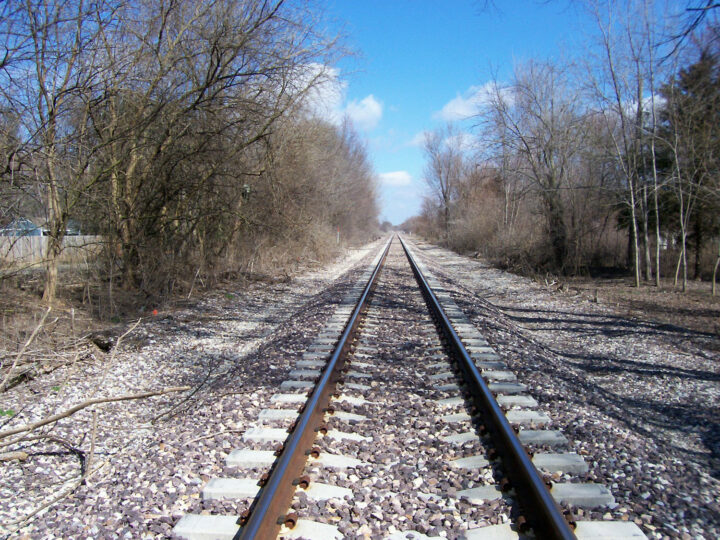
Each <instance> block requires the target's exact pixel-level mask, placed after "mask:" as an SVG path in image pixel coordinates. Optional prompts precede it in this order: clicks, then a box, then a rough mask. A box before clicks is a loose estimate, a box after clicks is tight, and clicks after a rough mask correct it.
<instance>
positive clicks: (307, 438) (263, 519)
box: [233, 240, 392, 540]
mask: <svg viewBox="0 0 720 540" xmlns="http://www.w3.org/2000/svg"><path fill="white" fill-rule="evenodd" d="M391 242H392V240H391V241H389V242H388V243H387V245H386V246H385V250H384V251H383V253H382V255H381V257H380V261H379V262H378V264H377V266H376V267H375V269H374V270H373V273H372V275H371V276H370V279H369V280H368V283H367V285H366V286H365V289H364V290H363V293H362V295H361V296H360V299H359V300H358V302H357V304H356V306H355V309H354V310H353V312H352V315H351V316H350V319H349V320H348V323H347V325H346V326H345V330H344V331H343V333H342V335H341V336H340V339H339V340H338V343H337V345H336V347H335V350H334V351H333V353H332V356H331V357H330V360H328V363H327V364H326V365H325V368H324V369H323V372H322V375H320V379H319V381H318V383H317V385H316V386H315V389H314V390H313V393H312V394H311V395H310V397H309V398H308V400H307V402H306V403H305V405H304V407H303V411H302V413H301V414H300V416H299V417H298V419H297V421H296V422H295V424H294V428H293V430H292V432H291V433H290V435H289V436H288V438H287V439H286V441H285V443H284V444H283V448H282V451H281V453H280V456H279V457H278V459H277V461H276V462H275V464H274V466H273V468H272V470H271V472H270V475H269V476H268V477H267V479H266V480H265V483H264V485H263V487H262V489H261V490H260V494H259V496H258V497H257V498H256V499H255V501H254V503H253V504H252V506H251V507H250V511H249V515H248V516H246V519H245V521H244V522H243V523H242V527H241V528H240V530H239V531H238V533H237V534H236V535H235V537H234V538H233V540H250V539H258V540H267V539H269V538H276V537H277V535H278V533H279V531H280V527H281V526H282V525H283V524H284V523H286V522H288V523H289V524H292V523H293V522H294V520H295V518H294V517H291V516H288V515H286V512H287V510H288V508H289V507H290V504H291V503H292V498H293V495H294V494H295V488H296V486H297V485H298V484H299V483H301V482H302V480H301V478H300V475H301V474H302V471H303V468H304V467H305V463H306V462H307V459H308V455H309V454H310V451H311V450H312V445H313V442H314V441H315V437H316V436H317V430H318V429H319V428H320V426H321V425H322V422H323V416H324V414H325V412H326V410H327V408H328V406H329V404H330V397H331V396H332V394H333V393H334V392H335V386H336V384H337V382H338V380H339V378H340V372H341V371H342V368H343V366H344V364H345V357H346V356H347V352H348V350H349V349H350V345H351V343H352V338H353V336H354V334H355V331H356V329H357V326H358V324H359V322H360V315H361V314H362V312H363V311H364V309H365V306H366V304H367V301H368V299H369V296H370V293H371V292H372V290H373V288H374V287H375V284H376V281H377V276H378V274H379V273H380V270H381V269H382V266H383V264H384V263H385V258H386V257H387V253H388V250H389V249H390V244H391Z"/></svg>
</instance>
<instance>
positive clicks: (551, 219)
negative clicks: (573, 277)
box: [545, 193, 567, 270]
mask: <svg viewBox="0 0 720 540" xmlns="http://www.w3.org/2000/svg"><path fill="white" fill-rule="evenodd" d="M545 209H546V211H547V221H548V233H549V236H550V244H551V246H552V250H553V259H554V261H555V266H556V267H557V269H558V270H562V269H563V268H564V266H565V258H566V257H567V231H566V229H565V221H564V220H563V212H562V204H561V203H560V201H559V200H558V198H557V196H556V195H555V193H547V194H546V195H545Z"/></svg>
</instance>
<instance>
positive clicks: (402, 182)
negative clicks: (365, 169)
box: [378, 171, 412, 186]
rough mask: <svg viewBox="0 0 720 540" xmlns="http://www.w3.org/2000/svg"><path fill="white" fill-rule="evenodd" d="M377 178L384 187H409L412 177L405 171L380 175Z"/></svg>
mask: <svg viewBox="0 0 720 540" xmlns="http://www.w3.org/2000/svg"><path fill="white" fill-rule="evenodd" d="M378 177H379V178H380V182H381V183H383V184H385V185H386V186H409V185H410V184H411V183H412V176H411V175H410V173H409V172H407V171H393V172H386V173H381V174H379V175H378Z"/></svg>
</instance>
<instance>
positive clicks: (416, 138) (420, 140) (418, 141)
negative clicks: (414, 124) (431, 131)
mask: <svg viewBox="0 0 720 540" xmlns="http://www.w3.org/2000/svg"><path fill="white" fill-rule="evenodd" d="M427 134H428V132H427V131H418V132H417V133H416V134H415V135H413V138H412V139H410V140H409V141H408V142H407V146H417V147H420V146H422V145H424V144H425V137H427Z"/></svg>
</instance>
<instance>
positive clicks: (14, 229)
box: [0, 218, 47, 236]
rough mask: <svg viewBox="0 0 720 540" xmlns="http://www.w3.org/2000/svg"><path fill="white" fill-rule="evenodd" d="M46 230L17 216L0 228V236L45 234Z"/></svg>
mask: <svg viewBox="0 0 720 540" xmlns="http://www.w3.org/2000/svg"><path fill="white" fill-rule="evenodd" d="M46 235H47V231H46V230H45V229H43V228H42V227H38V226H37V225H35V223H33V222H32V221H30V220H29V219H27V218H17V219H14V220H12V221H11V222H10V223H8V224H7V225H5V226H4V227H2V228H0V236H46Z"/></svg>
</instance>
